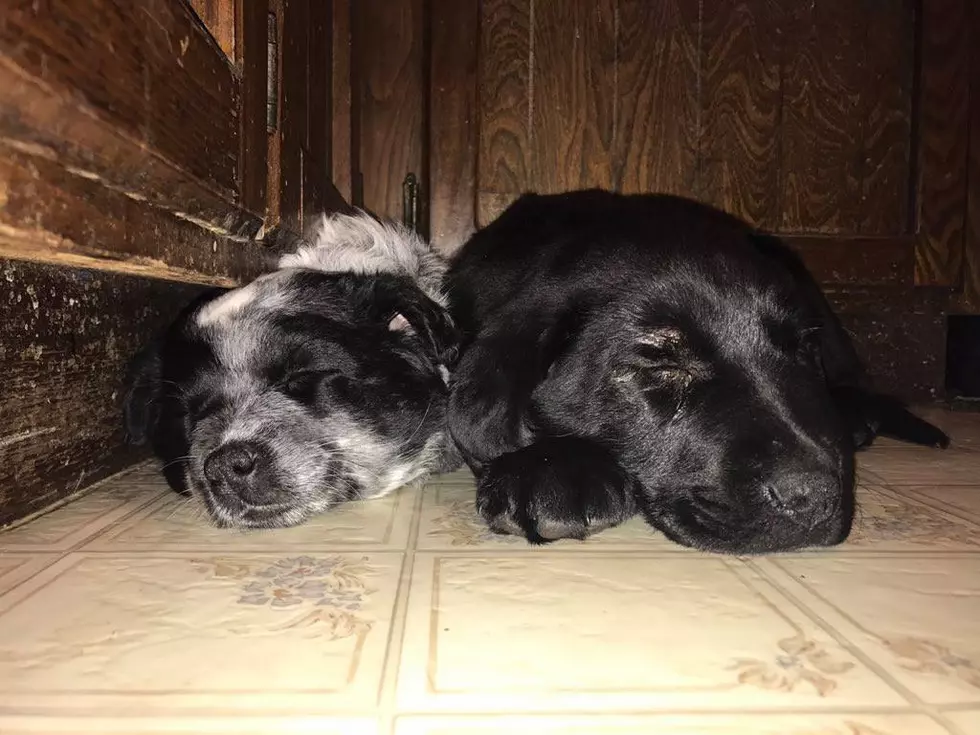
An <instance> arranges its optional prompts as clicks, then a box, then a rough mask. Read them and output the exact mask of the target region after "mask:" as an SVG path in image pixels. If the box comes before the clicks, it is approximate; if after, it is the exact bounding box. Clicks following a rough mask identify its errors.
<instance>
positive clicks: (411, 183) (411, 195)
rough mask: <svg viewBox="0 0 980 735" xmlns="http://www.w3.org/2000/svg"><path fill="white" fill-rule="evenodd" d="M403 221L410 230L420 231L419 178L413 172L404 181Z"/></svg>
mask: <svg viewBox="0 0 980 735" xmlns="http://www.w3.org/2000/svg"><path fill="white" fill-rule="evenodd" d="M402 222H403V223H404V224H405V226H406V227H408V228H409V229H410V230H413V231H414V232H418V231H419V180H418V177H417V176H416V175H415V174H413V173H410V174H409V175H408V176H406V177H405V180H404V181H403V182H402Z"/></svg>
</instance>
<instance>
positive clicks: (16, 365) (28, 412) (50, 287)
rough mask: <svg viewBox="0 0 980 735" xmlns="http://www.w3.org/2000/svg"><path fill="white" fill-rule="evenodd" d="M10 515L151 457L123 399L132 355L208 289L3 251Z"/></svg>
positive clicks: (5, 500)
mask: <svg viewBox="0 0 980 735" xmlns="http://www.w3.org/2000/svg"><path fill="white" fill-rule="evenodd" d="M0 277H2V278H3V281H4V284H5V288H4V292H3V293H4V295H3V297H2V298H3V309H4V315H5V318H4V319H2V320H0V345H2V348H0V369H2V371H3V375H4V399H3V401H0V427H2V429H0V524H4V523H9V522H10V521H12V520H14V519H16V518H19V517H22V516H25V515H27V514H29V513H32V512H34V511H36V510H39V509H41V508H43V507H45V506H47V505H50V504H51V503H53V502H55V501H57V500H59V499H61V498H63V497H65V496H67V495H69V494H71V493H72V492H74V491H77V490H79V489H81V488H83V487H85V486H87V485H90V484H91V483H93V482H95V481H97V480H99V479H101V478H103V477H105V476H107V475H109V474H111V473H113V472H116V471H118V470H121V469H123V468H124V467H126V466H127V465H129V464H131V463H132V462H133V461H134V460H136V459H138V458H139V457H141V456H142V454H141V453H140V452H137V451H135V450H134V449H133V448H131V447H128V446H126V444H125V443H124V435H123V429H122V418H121V412H120V401H121V395H122V378H123V374H124V370H125V364H126V362H127V360H128V359H129V357H130V355H131V354H132V353H133V352H134V351H135V350H136V349H138V348H139V347H141V346H142V345H143V343H144V341H145V340H146V339H147V338H148V335H150V334H152V333H154V332H155V331H156V330H158V329H160V328H162V327H163V326H164V325H165V324H166V323H167V322H168V321H169V320H171V319H172V318H173V317H174V316H175V314H176V312H177V310H179V309H180V308H181V307H183V305H184V304H186V303H187V302H188V301H190V300H191V299H192V298H193V297H194V296H195V295H196V294H197V293H199V291H200V288H199V287H196V286H187V285H182V284H175V283H170V282H166V281H159V280H154V279H143V278H134V277H129V276H121V275H117V274H112V273H101V272H97V271H89V270H81V269H71V268H57V267H52V266H46V265H39V264H35V263H18V262H12V261H4V260H0Z"/></svg>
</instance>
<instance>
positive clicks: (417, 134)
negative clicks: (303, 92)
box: [353, 0, 427, 228]
mask: <svg viewBox="0 0 980 735" xmlns="http://www.w3.org/2000/svg"><path fill="white" fill-rule="evenodd" d="M424 7H425V3H424V2H423V0H361V1H360V2H357V3H356V4H355V5H354V6H353V8H354V12H355V23H356V26H355V28H356V30H355V44H354V48H355V50H356V53H357V59H356V62H355V63H356V64H357V66H358V73H359V75H360V77H361V98H360V116H361V120H360V141H359V143H360V151H359V154H358V156H359V159H360V167H361V173H362V175H363V182H364V192H363V203H364V206H365V208H367V209H368V210H369V211H371V212H373V213H375V214H377V215H381V216H385V217H391V218H394V219H398V220H401V219H402V214H403V212H402V182H403V181H404V179H405V177H406V176H407V175H408V174H409V173H410V172H414V173H415V174H416V176H418V177H419V180H420V181H421V182H422V183H423V186H425V184H426V181H427V177H426V175H425V174H426V171H425V168H426V167H427V161H426V160H425V156H424V151H423V148H424V145H423V140H424V138H425V129H424V125H425V124H426V120H425V111H426V105H425V94H424V81H423V79H424V75H425V69H424V15H423V11H424ZM382 50H383V51H382ZM422 201H423V202H424V201H425V191H424V190H423V192H422ZM425 216H426V212H425V211H423V212H422V225H423V228H424V224H425Z"/></svg>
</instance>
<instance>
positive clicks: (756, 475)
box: [535, 254, 854, 553]
mask: <svg viewBox="0 0 980 735" xmlns="http://www.w3.org/2000/svg"><path fill="white" fill-rule="evenodd" d="M743 257H744V255H743ZM655 283H656V285H655V286H653V287H650V288H644V289H643V292H642V293H643V295H642V296H641V297H640V298H636V299H634V298H627V299H625V300H624V301H623V302H622V303H621V304H620V305H619V306H612V307H606V308H600V309H595V310H593V314H592V316H591V317H588V318H587V319H586V320H585V321H586V322H587V326H585V327H584V328H583V329H582V330H581V331H580V332H578V333H577V336H576V338H575V340H574V344H573V345H571V346H568V347H566V349H565V350H564V352H563V354H562V356H561V357H559V358H558V361H557V363H556V364H554V365H553V366H552V370H551V374H550V376H549V379H548V380H546V381H545V383H544V384H542V386H540V387H539V389H538V390H537V391H536V394H535V398H536V401H537V402H538V404H539V405H540V406H541V407H542V409H543V413H544V414H545V415H551V416H554V415H556V413H564V414H565V420H564V421H562V423H563V424H565V425H571V424H570V423H569V422H571V421H572V420H574V421H575V424H574V425H576V426H578V427H583V428H584V429H585V430H586V431H587V432H591V433H592V434H593V437H594V438H596V439H597V440H599V441H600V442H601V443H603V444H604V445H606V446H609V447H610V448H612V449H614V450H615V452H616V454H617V455H618V457H619V460H620V462H621V464H622V465H623V466H624V467H625V468H626V469H627V470H628V471H629V472H630V473H631V474H632V475H633V476H634V477H636V479H637V480H638V481H639V485H640V486H641V487H642V488H643V490H642V494H641V497H639V498H638V501H639V502H638V504H639V507H640V508H641V510H642V511H643V513H644V514H645V516H646V518H647V519H648V521H649V522H650V523H651V524H652V525H654V526H655V527H657V528H659V529H661V530H662V531H663V532H664V533H665V534H666V535H667V536H668V537H669V538H671V539H673V540H674V541H677V542H679V543H681V544H684V545H687V546H693V547H697V548H701V549H705V550H711V551H723V552H734V553H753V552H764V551H773V550H787V549H793V548H800V547H804V546H810V545H830V544H835V543H839V542H840V541H842V540H843V539H844V538H845V537H846V536H847V534H848V532H849V530H850V524H851V518H852V514H853V504H854V464H853V456H854V447H853V444H852V440H851V437H850V435H849V433H848V431H847V430H846V427H845V426H844V425H843V423H842V421H841V420H840V416H839V413H838V411H837V410H836V407H835V405H834V403H833V401H832V399H831V395H830V391H829V389H828V383H827V379H826V376H825V373H824V365H823V358H822V349H821V347H822V341H823V340H824V339H825V337H826V335H825V334H824V332H823V330H824V329H825V328H828V329H829V328H832V326H831V325H827V324H825V323H824V321H823V320H822V316H821V314H820V313H818V312H816V311H812V310H810V309H809V306H808V304H807V303H806V302H805V301H804V300H802V299H801V298H800V294H799V293H798V292H797V290H796V288H795V287H794V284H793V283H792V282H791V281H790V280H788V279H787V278H786V277H785V274H783V273H781V272H780V271H779V269H778V268H777V267H775V266H771V265H770V264H767V263H766V261H765V260H764V259H758V260H757V262H754V263H753V262H752V261H751V260H750V261H749V264H748V265H747V264H746V263H745V262H739V261H737V260H730V258H729V256H728V255H726V254H719V255H717V256H716V257H713V258H711V259H710V260H706V261H704V262H701V263H699V264H697V265H696V266H693V267H692V263H690V262H687V261H686V260H685V259H683V258H681V259H679V260H678V261H677V262H675V263H673V264H671V266H670V267H669V268H665V269H664V270H663V271H661V273H660V274H659V276H658V277H657V279H656V281H655ZM563 363H564V364H563ZM557 381H560V382H561V383H563V385H562V387H561V389H560V390H557V391H556V390H555V387H556V382H557ZM573 396H580V397H581V398H578V399H576V398H572V399H571V400H569V397H573ZM563 401H565V402H566V403H565V404H564V407H561V406H560V405H559V404H560V403H561V402H563ZM580 430H581V429H580Z"/></svg>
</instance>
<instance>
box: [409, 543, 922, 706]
mask: <svg viewBox="0 0 980 735" xmlns="http://www.w3.org/2000/svg"><path fill="white" fill-rule="evenodd" d="M491 611H492V612H491ZM401 664H402V665H401V676H400V679H399V691H398V706H399V708H400V711H402V712H412V711H443V710H453V709H455V710H460V709H475V710H478V711H522V710H531V711H542V710H548V709H552V710H561V709H563V708H573V709H578V710H599V711H614V712H615V711H622V710H623V709H626V710H631V709H632V710H636V709H644V708H668V709H676V708H700V709H713V708H714V709H717V708H729V707H733V706H738V707H766V708H776V709H778V708H785V707H801V706H805V707H821V706H845V705H848V704H850V705H854V704H857V703H860V704H861V705H864V706H880V705H896V704H902V703H903V700H902V698H901V697H900V696H899V695H898V694H896V693H895V692H894V691H893V690H892V689H890V688H889V687H888V686H887V685H886V684H884V683H883V682H882V681H881V680H880V679H878V678H877V677H876V676H875V675H874V674H872V673H871V672H870V671H869V670H868V669H867V668H866V667H865V666H864V665H862V664H861V663H860V662H858V661H856V660H855V659H854V658H853V657H852V656H851V655H850V654H849V653H848V652H847V651H844V650H843V649H841V648H840V647H839V646H838V645H836V643H835V642H834V641H833V640H832V638H831V637H830V636H829V635H827V633H826V632H824V631H823V630H821V629H820V628H819V627H817V626H816V625H814V624H813V623H812V622H811V621H810V620H809V619H807V618H806V617H805V616H804V615H803V614H802V613H801V612H800V611H799V610H798V609H797V608H795V607H794V606H793V605H791V604H790V603H789V602H788V601H787V600H786V599H785V598H783V597H781V596H780V595H778V594H776V593H775V592H774V590H773V588H772V587H771V586H770V585H769V584H767V583H765V582H764V581H762V580H760V579H759V578H758V577H757V576H756V575H755V574H754V573H753V572H751V571H750V570H748V569H747V568H746V567H745V566H744V565H742V564H741V563H740V562H738V561H735V560H724V559H720V558H710V557H701V558H692V557H681V556H670V555H661V556H649V555H639V554H615V553H604V554H587V553H569V554H557V553H553V554H521V555H512V556H504V555H490V554H487V555H483V556H469V555H468V556H462V557H461V556H452V555H440V554H436V553H425V554H423V553H419V554H418V555H417V556H416V559H415V567H414V570H413V580H412V589H411V595H410V598H409V608H408V621H407V624H406V630H405V636H404V649H403V653H402V661H401Z"/></svg>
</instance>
